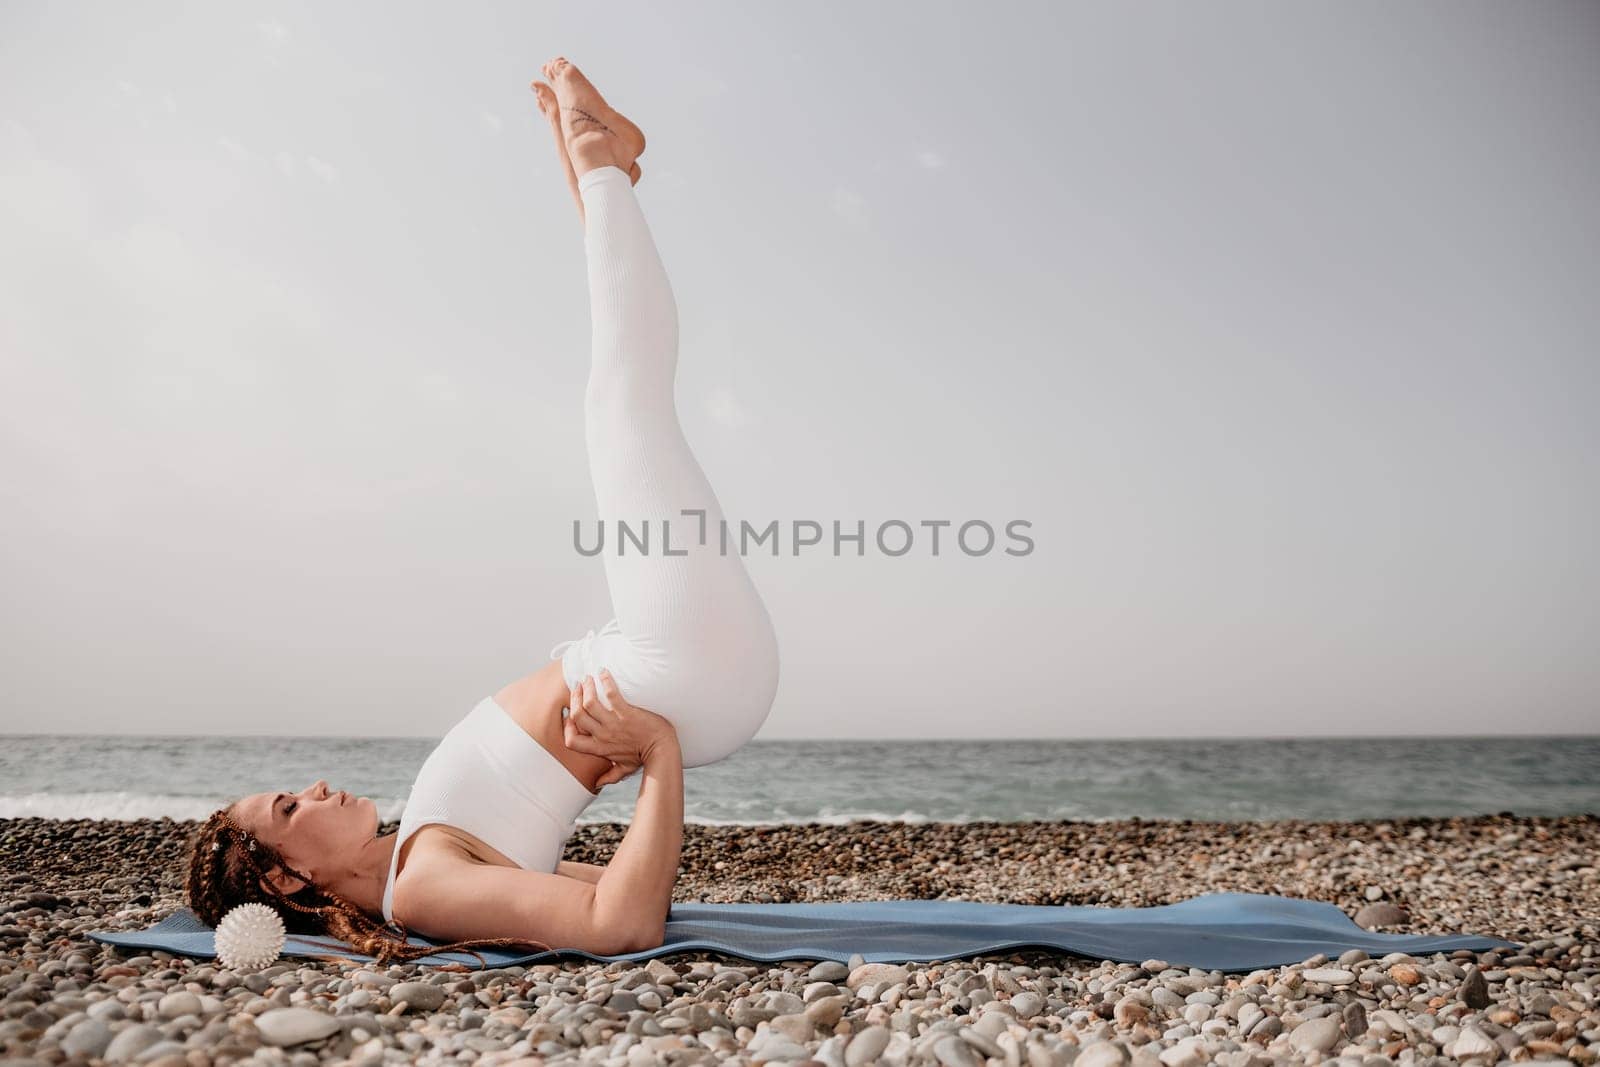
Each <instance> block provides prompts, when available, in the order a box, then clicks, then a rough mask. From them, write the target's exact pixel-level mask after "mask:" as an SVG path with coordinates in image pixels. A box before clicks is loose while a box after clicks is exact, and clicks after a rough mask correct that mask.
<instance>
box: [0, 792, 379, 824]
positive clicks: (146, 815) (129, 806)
mask: <svg viewBox="0 0 1600 1067" xmlns="http://www.w3.org/2000/svg"><path fill="white" fill-rule="evenodd" d="M237 797H238V794H237V793H235V794H230V795H223V794H220V793H219V794H216V795H203V796H182V795H177V794H161V793H19V794H14V795H0V819H113V820H116V819H121V820H134V819H160V818H168V819H174V820H178V821H183V820H185V819H204V818H205V817H206V816H208V815H210V814H211V813H212V812H213V811H216V810H217V809H218V808H220V807H222V806H223V805H224V804H226V803H228V802H229V801H231V800H234V799H236V798H237ZM372 801H373V803H374V804H376V805H377V807H378V818H379V820H380V821H383V822H388V821H389V820H391V819H398V818H399V817H400V813H401V812H402V811H404V810H405V806H406V802H405V801H404V800H396V799H392V798H387V797H373V798H372Z"/></svg>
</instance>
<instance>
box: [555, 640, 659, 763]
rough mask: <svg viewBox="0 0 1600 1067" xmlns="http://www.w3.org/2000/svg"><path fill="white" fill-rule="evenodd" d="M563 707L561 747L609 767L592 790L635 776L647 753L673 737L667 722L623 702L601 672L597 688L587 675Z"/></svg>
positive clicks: (611, 680) (607, 674)
mask: <svg viewBox="0 0 1600 1067" xmlns="http://www.w3.org/2000/svg"><path fill="white" fill-rule="evenodd" d="M608 705H609V706H608ZM567 707H568V708H570V709H571V711H572V714H571V715H569V716H568V717H567V719H566V721H565V722H563V723H562V726H561V732H562V738H563V740H565V742H566V745H567V747H568V748H570V749H572V750H573V751H574V752H583V753H587V754H588V755H591V756H600V757H602V758H604V759H608V760H610V761H611V762H612V763H613V764H614V766H613V767H612V768H611V769H610V770H609V771H607V772H606V773H605V774H603V775H601V776H600V778H599V780H598V781H596V782H595V787H596V789H599V788H601V787H603V786H607V785H610V784H611V783H612V782H619V781H621V780H622V779H624V778H626V777H627V776H628V775H630V774H632V773H633V772H634V771H636V770H638V769H639V768H640V767H641V766H643V765H644V762H645V759H646V757H647V756H648V755H649V754H650V750H651V749H652V748H654V747H655V746H656V745H657V744H659V743H661V741H662V740H663V739H665V738H668V737H676V734H677V730H676V729H675V728H674V727H673V725H672V723H671V722H670V721H669V720H667V719H665V718H663V717H662V716H660V715H657V714H656V713H655V712H653V711H646V710H645V709H644V708H636V707H634V706H633V705H632V704H630V703H628V702H627V701H626V700H625V699H623V696H622V691H621V690H619V689H618V688H617V682H616V679H615V678H613V677H612V676H611V672H610V671H607V670H601V672H600V675H599V684H598V686H597V685H596V679H595V677H594V676H593V675H588V676H586V677H585V678H584V679H583V684H582V685H581V686H575V687H573V688H572V689H570V690H569V691H568V693H567Z"/></svg>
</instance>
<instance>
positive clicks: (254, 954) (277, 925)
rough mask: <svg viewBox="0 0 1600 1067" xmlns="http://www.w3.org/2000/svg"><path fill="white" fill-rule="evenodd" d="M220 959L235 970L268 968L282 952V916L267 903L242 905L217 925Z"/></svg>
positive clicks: (218, 954)
mask: <svg viewBox="0 0 1600 1067" xmlns="http://www.w3.org/2000/svg"><path fill="white" fill-rule="evenodd" d="M216 941H217V959H218V960H219V961H221V963H222V965H223V966H224V967H227V968H228V969H229V970H234V971H253V970H256V969H257V968H260V967H265V966H266V965H267V964H269V963H271V962H273V961H274V960H276V959H277V958H278V954H279V953H281V952H282V951H283V941H284V930H283V919H282V918H281V917H279V915H278V913H277V912H275V911H273V910H272V909H271V908H269V907H267V906H266V905H265V904H257V903H250V904H240V905H239V906H238V907H236V908H234V909H233V910H231V911H229V912H228V914H226V915H224V916H223V917H222V921H221V922H219V923H218V924H217V935H216Z"/></svg>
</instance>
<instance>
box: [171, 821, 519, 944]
mask: <svg viewBox="0 0 1600 1067" xmlns="http://www.w3.org/2000/svg"><path fill="white" fill-rule="evenodd" d="M274 867H281V868H283V869H284V870H285V871H287V872H288V873H290V874H292V875H294V876H295V877H296V878H299V879H301V880H302V881H304V882H305V883H306V884H305V886H303V887H302V888H300V889H298V890H296V891H295V892H293V893H281V892H279V891H278V890H277V888H276V887H273V886H272V884H271V882H270V881H265V876H266V874H267V872H269V871H271V870H272V869H273V868H274ZM264 881H265V884H263V883H264ZM188 892H189V907H190V909H191V910H192V911H193V912H194V913H195V915H196V916H198V917H199V919H200V921H201V922H203V923H205V924H206V925H207V926H210V927H213V928H215V927H216V925H217V924H218V923H219V922H221V921H222V917H223V916H224V915H225V914H227V913H228V912H229V911H230V910H232V909H233V908H234V907H236V906H238V905H240V904H248V903H258V904H265V905H266V906H267V907H269V908H271V909H273V910H274V911H276V912H277V913H278V915H279V917H280V918H282V919H283V925H284V929H285V930H287V931H288V932H290V933H309V934H321V933H327V934H331V935H333V936H334V937H336V938H338V939H339V940H341V941H343V942H345V943H346V944H348V945H350V946H351V947H352V948H354V949H355V950H356V951H358V952H361V953H364V954H366V955H368V956H372V957H374V958H375V959H376V960H377V961H378V962H379V963H390V962H392V961H395V960H401V961H404V960H412V959H416V958H417V957H419V956H428V955H432V954H433V953H436V952H455V951H458V950H461V949H465V950H466V951H468V952H471V953H472V954H473V955H474V956H477V957H478V962H479V963H481V964H483V965H484V966H485V967H487V966H488V964H487V962H485V960H484V958H483V956H482V954H481V953H478V952H476V951H474V950H473V948H472V946H474V945H481V946H484V947H488V948H527V947H530V946H532V947H536V948H539V949H543V950H545V951H550V946H549V945H547V944H545V943H544V942H543V941H535V940H533V939H532V938H518V937H479V938H473V939H471V940H467V941H452V942H450V943H449V944H447V945H412V944H408V943H407V942H406V938H407V936H408V935H407V933H406V926H405V923H403V922H401V921H400V920H399V919H395V920H393V923H394V926H396V927H397V928H398V931H399V932H398V937H397V936H396V935H395V934H394V933H393V932H391V931H390V929H389V924H388V923H380V922H378V921H377V920H376V919H374V918H373V917H372V916H371V915H369V914H367V912H366V910H365V909H363V908H362V907H361V906H360V905H358V904H356V903H354V902H352V901H350V900H347V899H346V898H344V897H341V896H340V895H338V894H337V893H333V892H330V891H326V890H323V889H321V888H320V887H319V886H317V885H316V883H314V882H313V881H312V880H311V879H310V878H308V877H306V876H305V875H304V874H301V873H300V872H299V871H297V870H295V869H294V868H293V867H290V866H289V865H288V864H287V863H285V862H284V860H283V856H282V855H280V854H279V853H278V852H277V850H275V849H273V848H272V847H271V846H269V845H268V844H267V843H266V842H265V841H262V840H260V839H259V838H257V837H256V836H255V835H253V834H251V833H250V832H249V831H248V830H246V829H244V827H242V826H240V825H239V824H238V823H236V822H234V821H233V817H232V815H231V814H230V813H229V809H228V808H222V809H220V810H218V811H214V812H212V813H211V815H210V816H209V817H208V818H207V819H206V821H205V822H203V823H201V824H200V829H199V830H198V832H197V833H196V834H195V836H194V838H193V841H192V843H191V845H190V853H189V885H188Z"/></svg>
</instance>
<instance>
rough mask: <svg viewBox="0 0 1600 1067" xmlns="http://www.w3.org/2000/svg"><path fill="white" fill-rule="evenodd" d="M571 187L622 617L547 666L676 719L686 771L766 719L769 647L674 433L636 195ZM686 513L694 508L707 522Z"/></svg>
mask: <svg viewBox="0 0 1600 1067" xmlns="http://www.w3.org/2000/svg"><path fill="white" fill-rule="evenodd" d="M578 189H579V192H580V193H581V194H582V197H583V208H584V217H585V220H586V221H585V227H584V252H585V254H586V257H587V259H588V264H589V311H590V316H591V318H592V320H593V330H594V347H593V353H592V357H591V363H590V367H589V383H588V387H587V390H586V391H585V394H584V421H585V436H586V438H587V442H588V448H589V473H590V477H591V478H592V479H593V481H594V495H595V502H596V503H597V505H598V508H599V512H598V514H599V520H600V527H601V530H600V532H599V533H596V532H595V531H594V530H593V529H592V528H588V527H587V524H586V533H585V535H584V538H583V543H584V545H585V547H586V548H589V547H592V546H593V545H594V543H595V539H596V537H597V536H603V537H604V549H603V551H602V552H601V558H602V560H603V561H604V563H605V570H606V583H607V585H608V586H609V587H610V591H611V607H612V610H613V611H614V612H615V617H614V618H612V619H611V620H610V621H609V622H607V623H606V624H605V625H604V626H603V627H602V628H601V629H600V630H599V632H596V631H594V630H590V631H589V632H588V634H587V635H585V636H584V637H581V638H577V639H575V640H572V641H564V642H562V643H561V644H559V645H557V646H556V647H555V648H554V649H553V650H551V653H550V658H551V659H560V660H561V670H562V674H563V675H564V676H565V677H566V680H567V686H568V688H571V687H572V686H574V685H577V684H579V683H581V682H582V680H583V677H584V675H592V674H595V673H597V672H598V671H599V670H600V669H601V668H602V667H604V668H606V669H607V670H609V671H610V672H611V674H612V676H613V677H615V678H616V681H617V687H618V688H619V689H620V690H621V691H622V695H623V696H624V697H626V698H627V700H628V701H629V703H631V704H634V705H635V706H637V707H641V708H646V709H648V710H650V711H653V712H655V713H656V714H657V715H661V716H663V717H664V718H666V719H667V720H669V721H670V722H671V723H672V724H673V726H674V727H675V728H676V729H677V732H678V740H679V743H680V745H681V747H682V750H683V762H684V766H686V767H697V766H700V765H702V764H706V763H713V762H715V761H717V760H720V759H723V758H725V757H726V756H728V755H729V754H730V753H732V752H733V751H734V750H736V749H738V748H739V747H740V746H742V745H743V744H744V743H745V742H746V741H748V740H750V738H751V737H753V736H754V735H755V733H756V731H757V730H759V729H760V728H761V724H762V723H763V722H765V721H766V718H767V714H768V712H770V711H771V709H772V700H773V697H774V695H775V694H776V693H777V689H778V639H777V635H776V634H775V633H774V632H773V628H772V620H771V618H770V617H769V616H768V614H767V608H766V605H765V604H763V603H762V602H761V596H760V594H759V593H757V592H756V588H755V586H754V584H752V583H751V581H750V576H749V575H748V574H747V573H746V572H745V568H744V562H743V561H742V560H741V559H740V556H739V553H738V552H737V551H736V550H735V549H734V548H732V547H730V548H729V550H728V551H727V552H723V551H722V550H721V544H722V538H721V524H722V518H723V515H722V507H721V505H720V504H718V503H717V497H716V494H715V493H714V492H712V490H711V483H710V482H708V481H707V480H706V476H705V472H704V471H702V470H701V469H700V464H699V463H698V462H697V461H696V460H695V458H694V453H693V452H692V451H690V449H689V442H688V441H687V440H685V438H684V436H683V428H682V427H681V426H680V425H679V424H678V410H677V405H676V402H675V401H674V399H673V381H674V377H675V375H676V373H677V367H678V308H677V303H676V301H675V300H674V299H673V296H672V287H671V286H670V285H669V284H668V283H667V272H666V270H665V268H664V267H663V266H662V264H661V257H660V256H659V255H658V254H657V252H656V246H655V242H654V241H653V240H652V239H651V237H650V229H649V227H648V226H646V225H645V220H644V213H643V212H642V211H641V210H640V209H639V201H638V199H637V198H636V197H635V196H634V191H633V185H632V183H631V182H630V181H629V180H628V175H627V174H625V173H624V172H622V171H621V170H618V169H617V168H616V167H599V168H597V169H595V170H591V171H589V172H588V173H586V174H584V175H583V176H582V177H581V178H580V179H579V180H578ZM686 510H687V511H691V512H693V511H697V510H698V511H703V512H704V513H705V515H704V519H703V525H702V519H701V517H700V516H699V515H697V514H690V515H685V514H683V512H684V511H686ZM619 521H620V522H621V523H622V524H624V525H626V526H627V527H628V529H629V531H630V533H631V535H632V537H633V538H638V539H641V540H643V539H645V538H646V535H647V538H648V540H647V550H646V551H640V549H639V547H638V545H637V543H636V542H635V540H632V539H623V540H619V533H620V528H619V526H618V522H619ZM663 524H665V525H663ZM702 529H703V530H704V534H705V543H704V544H701V543H700V538H701V531H702ZM664 530H665V531H669V535H668V536H669V541H668V543H667V544H663V531H664ZM730 542H731V544H736V543H737V542H734V541H732V540H731V539H730ZM619 548H620V549H621V550H622V551H621V554H619V551H618V550H619ZM669 548H670V551H671V554H667V551H666V550H667V549H669ZM679 553H683V554H679Z"/></svg>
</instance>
